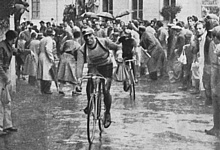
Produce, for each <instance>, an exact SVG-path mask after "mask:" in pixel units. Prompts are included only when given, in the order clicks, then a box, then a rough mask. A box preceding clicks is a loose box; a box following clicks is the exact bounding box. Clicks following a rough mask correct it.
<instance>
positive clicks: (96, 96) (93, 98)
mask: <svg viewBox="0 0 220 150" xmlns="http://www.w3.org/2000/svg"><path fill="white" fill-rule="evenodd" d="M83 79H88V80H91V84H92V85H91V86H92V91H91V93H90V99H89V111H88V116H87V135H88V141H89V143H90V144H91V143H92V142H93V140H94V135H95V130H96V129H95V127H96V123H97V121H98V123H99V130H100V131H101V132H102V131H103V119H102V117H101V115H100V114H101V101H102V100H101V95H102V92H103V88H104V85H105V83H106V79H105V78H104V77H102V76H99V75H93V74H90V75H87V76H84V77H83ZM90 117H92V118H90ZM91 119H92V121H93V124H92V125H93V127H92V131H91V133H90V120H91Z"/></svg>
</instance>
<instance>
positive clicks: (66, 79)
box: [58, 39, 80, 95]
mask: <svg viewBox="0 0 220 150" xmlns="http://www.w3.org/2000/svg"><path fill="white" fill-rule="evenodd" d="M79 49H80V44H79V43H78V42H77V41H76V40H74V39H70V40H67V41H66V42H65V43H64V45H63V48H62V49H61V53H62V54H61V56H60V63H59V67H58V81H59V82H60V85H59V93H60V94H63V95H64V92H63V87H64V85H65V83H70V84H71V85H72V95H75V94H76V93H77V92H76V87H77V83H78V82H77V78H76V58H77V51H78V50H79Z"/></svg>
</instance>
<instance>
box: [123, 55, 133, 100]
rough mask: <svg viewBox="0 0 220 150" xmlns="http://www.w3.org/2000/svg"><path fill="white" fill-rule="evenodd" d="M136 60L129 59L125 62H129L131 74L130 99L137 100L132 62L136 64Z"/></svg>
mask: <svg viewBox="0 0 220 150" xmlns="http://www.w3.org/2000/svg"><path fill="white" fill-rule="evenodd" d="M134 61H135V59H128V60H125V61H124V62H125V63H126V62H128V63H129V64H128V73H129V84H130V85H131V86H130V98H131V99H133V100H135V78H134V72H133V68H132V62H134Z"/></svg>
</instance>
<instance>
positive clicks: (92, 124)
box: [87, 95, 97, 144]
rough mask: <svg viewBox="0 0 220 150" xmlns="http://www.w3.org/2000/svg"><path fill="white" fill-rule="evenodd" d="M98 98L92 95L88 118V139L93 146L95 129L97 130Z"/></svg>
mask: <svg viewBox="0 0 220 150" xmlns="http://www.w3.org/2000/svg"><path fill="white" fill-rule="evenodd" d="M95 101H96V96H95V95H92V96H91V98H90V103H89V110H88V116H87V137H88V141H89V143H90V144H91V143H92V142H93V140H94V137H95V129H96V114H97V112H96V105H95Z"/></svg>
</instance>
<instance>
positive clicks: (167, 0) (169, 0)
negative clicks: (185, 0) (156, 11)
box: [163, 0, 176, 6]
mask: <svg viewBox="0 0 220 150" xmlns="http://www.w3.org/2000/svg"><path fill="white" fill-rule="evenodd" d="M163 3H164V6H169V5H170V6H176V0H164V2H163Z"/></svg>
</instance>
